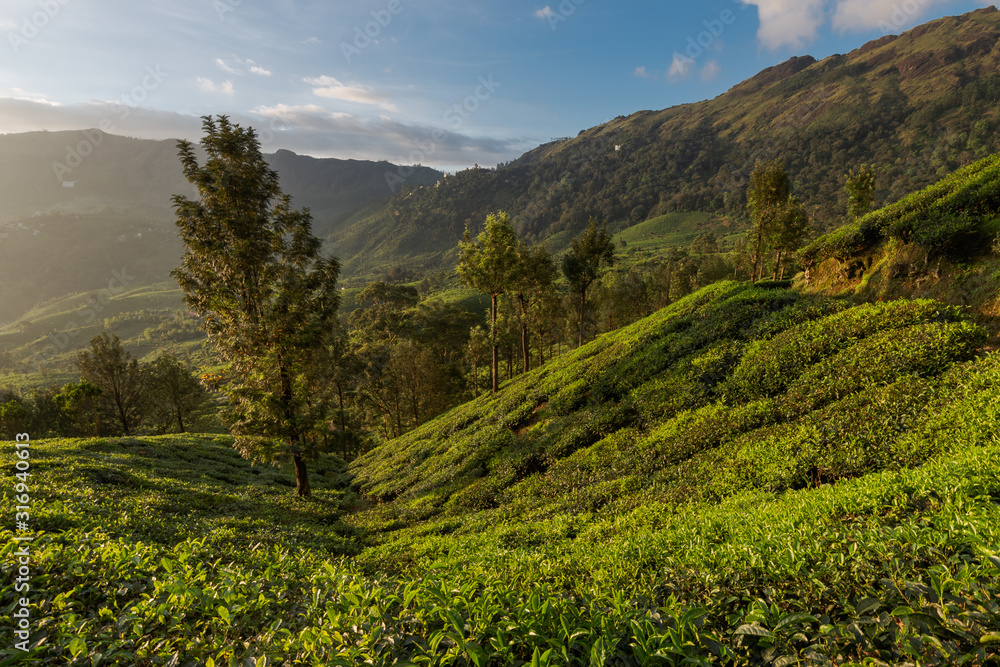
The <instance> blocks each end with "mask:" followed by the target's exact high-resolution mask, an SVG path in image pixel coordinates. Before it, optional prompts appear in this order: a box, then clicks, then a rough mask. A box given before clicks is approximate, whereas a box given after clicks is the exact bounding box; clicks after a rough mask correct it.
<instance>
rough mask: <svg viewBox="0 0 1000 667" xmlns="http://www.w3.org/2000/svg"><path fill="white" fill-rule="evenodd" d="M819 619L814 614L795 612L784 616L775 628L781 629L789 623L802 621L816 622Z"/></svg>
mask: <svg viewBox="0 0 1000 667" xmlns="http://www.w3.org/2000/svg"><path fill="white" fill-rule="evenodd" d="M818 620H819V619H818V618H816V617H815V616H813V615H812V614H806V613H804V612H795V613H793V614H788V615H787V616H783V617H782V618H781V620H780V621H778V623H777V625H775V626H774V629H775V630H781V629H782V628H786V627H788V626H789V625H799V624H801V623H815V622H816V621H818Z"/></svg>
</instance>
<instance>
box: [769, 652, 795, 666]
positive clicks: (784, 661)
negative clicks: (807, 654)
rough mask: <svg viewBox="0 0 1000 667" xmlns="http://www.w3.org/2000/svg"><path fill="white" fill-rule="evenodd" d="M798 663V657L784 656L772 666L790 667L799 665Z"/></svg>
mask: <svg viewBox="0 0 1000 667" xmlns="http://www.w3.org/2000/svg"><path fill="white" fill-rule="evenodd" d="M798 662H799V659H798V657H796V656H794V655H783V656H781V657H780V658H778V659H777V660H775V661H774V662H773V663H772V664H773V665H774V667H788V665H795V664H798Z"/></svg>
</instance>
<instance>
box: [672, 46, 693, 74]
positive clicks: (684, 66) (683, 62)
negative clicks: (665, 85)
mask: <svg viewBox="0 0 1000 667" xmlns="http://www.w3.org/2000/svg"><path fill="white" fill-rule="evenodd" d="M694 69H695V62H694V59H692V58H688V57H687V56H685V55H683V54H681V53H678V52H677V51H674V59H673V61H672V62H671V63H670V69H669V70H667V79H669V80H670V81H682V80H684V79H687V78H688V77H690V76H691V74H692V73H693V72H694Z"/></svg>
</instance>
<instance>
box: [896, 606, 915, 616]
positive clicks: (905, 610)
mask: <svg viewBox="0 0 1000 667" xmlns="http://www.w3.org/2000/svg"><path fill="white" fill-rule="evenodd" d="M914 613H916V612H914V611H913V609H912V608H910V607H905V606H904V607H896V608H895V609H893V610H892V615H893V616H897V617H899V616H912V615H913V614H914Z"/></svg>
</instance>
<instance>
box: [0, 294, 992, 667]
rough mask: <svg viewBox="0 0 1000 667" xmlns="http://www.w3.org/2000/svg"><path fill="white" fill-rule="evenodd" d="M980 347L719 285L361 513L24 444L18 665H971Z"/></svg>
mask: <svg viewBox="0 0 1000 667" xmlns="http://www.w3.org/2000/svg"><path fill="white" fill-rule="evenodd" d="M980 340H981V332H980V331H979V330H978V329H977V328H976V327H975V326H974V325H971V324H969V323H968V322H966V321H964V319H963V318H962V316H961V314H960V313H958V312H957V311H956V310H955V309H952V308H947V307H942V306H940V305H939V304H935V303H933V302H929V301H901V302H894V303H885V304H873V305H867V306H859V307H854V308H848V307H847V305H846V304H843V303H840V302H837V301H834V300H831V299H826V298H821V297H809V296H802V295H799V294H796V293H793V292H790V291H788V290H785V289H781V288H777V287H775V286H770V287H761V286H758V287H749V286H746V285H737V284H732V283H728V284H720V285H716V286H714V287H712V288H708V289H706V290H703V291H702V292H699V293H697V294H695V295H693V296H691V297H689V298H687V299H685V300H683V301H680V302H677V303H675V304H674V305H673V306H671V307H669V308H668V309H665V310H664V311H661V312H660V313H658V314H656V315H654V316H652V317H650V318H648V319H646V320H644V321H642V322H639V323H636V324H635V325H633V326H632V327H629V328H627V329H624V330H622V331H620V332H616V333H614V334H609V335H606V336H604V337H602V338H600V339H598V340H597V341H594V342H593V343H591V344H590V345H588V346H586V347H584V348H582V349H581V350H579V351H577V352H575V353H573V354H571V355H567V356H566V357H564V358H562V359H559V360H556V361H555V362H550V363H549V364H548V365H546V366H545V367H543V368H542V369H539V370H537V371H534V372H533V373H531V374H529V375H526V376H524V377H523V378H522V379H520V380H515V381H513V382H511V383H509V384H508V385H507V386H506V387H505V388H504V389H503V390H502V391H501V393H500V395H499V396H498V397H496V398H489V397H484V398H481V399H479V400H478V401H474V402H472V403H470V404H468V405H466V406H463V407H460V408H458V409H456V410H454V411H452V412H451V413H449V414H448V415H446V416H444V417H441V418H439V419H437V420H435V421H434V422H431V423H430V424H428V425H426V426H425V427H423V428H422V429H419V430H418V431H415V432H413V433H412V434H409V435H407V436H405V437H404V438H401V439H397V440H395V441H390V442H389V443H387V444H386V445H385V446H383V447H381V448H380V449H378V450H375V451H374V452H373V453H372V454H371V455H369V456H367V457H365V458H364V459H362V460H359V461H357V462H356V463H355V464H354V465H353V466H352V468H351V470H352V474H353V475H354V478H355V482H356V483H359V484H360V485H361V486H362V487H363V488H364V489H365V490H367V491H368V492H369V494H370V496H369V498H368V499H367V501H366V499H359V498H357V497H356V496H354V495H353V494H352V493H350V492H349V491H347V490H346V489H345V488H344V484H345V483H346V481H347V480H345V478H344V476H343V467H342V465H341V464H339V463H338V462H336V461H326V462H324V463H322V464H321V465H319V466H317V467H316V468H315V470H316V475H315V477H316V479H317V484H316V486H317V498H315V499H314V500H312V501H303V500H298V499H296V498H295V497H294V496H293V495H292V493H291V489H290V488H289V486H288V484H289V479H288V474H287V472H286V473H284V474H282V473H281V472H277V473H276V472H274V471H269V470H260V469H257V468H251V467H250V466H249V465H248V464H247V463H246V462H245V461H243V462H241V461H240V460H239V459H238V458H237V456H236V454H235V453H234V452H233V451H232V449H231V448H230V446H229V445H230V443H229V440H228V439H227V438H205V437H198V436H164V437H158V438H115V439H100V440H75V441H74V440H51V441H41V442H33V443H32V444H31V445H30V457H29V460H30V466H31V477H30V478H28V480H29V481H28V482H27V483H26V485H27V487H28V490H29V491H30V495H31V503H32V509H31V519H30V529H31V530H32V531H37V532H33V533H32V534H33V537H34V539H33V541H32V542H31V543H30V554H31V566H30V567H31V577H32V579H31V589H30V591H29V592H28V593H27V595H28V596H29V598H30V601H31V603H32V604H33V605H37V606H32V607H31V611H32V613H31V622H32V624H33V625H31V628H32V633H31V636H32V639H31V644H30V646H29V648H30V650H31V651H32V654H31V655H30V656H28V660H29V661H30V660H34V661H38V662H39V663H42V662H44V663H46V664H57V663H58V664H80V665H84V664H95V663H96V664H116V663H117V664H130V665H142V666H147V665H163V664H177V665H184V664H205V665H221V664H258V665H260V664H327V665H344V666H350V665H357V664H373V665H391V664H419V665H434V666H437V665H441V666H444V665H462V666H467V665H475V666H477V667H485V666H499V665H511V666H512V667H521V666H522V665H526V664H530V665H539V666H542V665H546V666H555V665H574V666H575V665H625V666H629V667H633V666H634V667H638V666H645V665H681V664H703V665H711V664H718V665H745V664H768V665H788V664H796V663H799V664H803V663H805V664H818V665H834V664H837V665H846V664H903V663H905V662H910V663H916V662H919V663H920V664H926V665H953V664H971V665H989V664H995V663H996V661H997V660H1000V607H998V605H997V600H998V599H1000V427H998V424H1000V400H998V398H1000V362H998V358H997V357H996V355H986V356H979V355H978V349H977V348H978V343H979V341H980ZM540 401H541V402H540ZM18 492H21V491H18ZM14 493H15V490H14V487H13V485H8V486H7V487H6V488H5V489H4V490H3V491H2V495H3V499H4V502H5V503H8V504H9V505H12V504H13V503H14V502H15V498H14ZM390 498H394V499H393V500H390ZM371 500H383V501H385V502H381V503H379V504H371V503H370V501H371ZM18 502H20V501H18ZM345 507H353V508H354V509H355V513H354V514H353V515H346V516H345V515H344V508H345ZM23 535H24V532H23V531H22V533H20V534H19V536H23ZM0 536H2V537H4V538H5V539H4V541H3V544H4V545H5V546H4V547H3V549H2V551H3V554H2V555H3V558H2V559H0V570H2V571H3V574H4V576H7V577H8V579H7V580H8V581H9V582H13V581H14V576H15V574H14V568H15V567H16V562H17V557H16V554H15V550H17V549H18V548H20V545H19V543H17V542H15V541H14V540H13V539H11V538H12V537H14V536H15V533H14V531H13V530H11V528H10V527H0ZM0 602H2V603H3V604H4V605H5V606H7V607H8V608H11V609H14V608H16V606H17V604H18V600H17V599H15V595H14V589H13V585H8V586H7V587H6V588H5V589H4V591H3V594H2V598H0ZM9 630H11V628H9ZM7 657H11V658H14V657H19V658H22V659H23V658H24V656H23V655H21V654H19V653H17V652H16V651H15V649H13V648H10V647H5V648H3V649H0V660H3V659H5V658H7Z"/></svg>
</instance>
